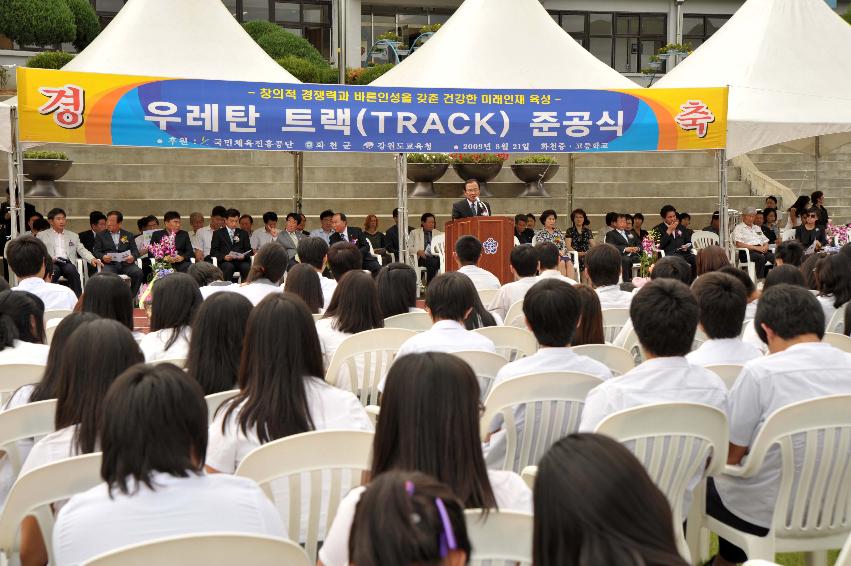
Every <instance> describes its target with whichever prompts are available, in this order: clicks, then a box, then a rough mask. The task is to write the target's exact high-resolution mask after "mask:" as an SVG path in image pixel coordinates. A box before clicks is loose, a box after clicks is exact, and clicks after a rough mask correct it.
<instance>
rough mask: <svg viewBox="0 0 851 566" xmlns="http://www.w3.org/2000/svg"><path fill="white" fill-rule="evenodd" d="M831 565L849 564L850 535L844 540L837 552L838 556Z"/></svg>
mask: <svg viewBox="0 0 851 566" xmlns="http://www.w3.org/2000/svg"><path fill="white" fill-rule="evenodd" d="M833 566H851V536H849V537H848V540H846V541H845V545H844V546H843V547H842V550H841V551H840V552H839V558H837V559H836V563H835V564H834V565H833Z"/></svg>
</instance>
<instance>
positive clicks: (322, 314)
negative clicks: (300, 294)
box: [313, 240, 369, 322]
mask: <svg viewBox="0 0 851 566" xmlns="http://www.w3.org/2000/svg"><path fill="white" fill-rule="evenodd" d="M367 241H369V240H367ZM323 316H325V313H321V312H315V313H313V322H316V321H317V320H320V319H321V318H322V317H323Z"/></svg>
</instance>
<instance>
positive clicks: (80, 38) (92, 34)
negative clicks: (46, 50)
mask: <svg viewBox="0 0 851 566" xmlns="http://www.w3.org/2000/svg"><path fill="white" fill-rule="evenodd" d="M65 1H66V2H67V3H68V7H69V8H71V13H72V14H74V25H75V26H76V28H77V37H76V38H75V39H74V41H73V43H74V47H76V48H77V51H82V50H83V49H85V48H86V47H88V45H89V44H90V43H91V42H92V41H94V40H95V38H96V37H97V36H98V34H99V33H100V20H99V19H98V15H97V14H96V13H95V9H94V8H92V4H91V3H90V2H89V1H88V0H65Z"/></svg>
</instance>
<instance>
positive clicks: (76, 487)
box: [0, 452, 102, 564]
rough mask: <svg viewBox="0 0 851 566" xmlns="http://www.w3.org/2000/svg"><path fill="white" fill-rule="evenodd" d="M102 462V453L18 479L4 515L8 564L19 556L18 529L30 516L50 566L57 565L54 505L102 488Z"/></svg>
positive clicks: (1, 531)
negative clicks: (36, 526)
mask: <svg viewBox="0 0 851 566" xmlns="http://www.w3.org/2000/svg"><path fill="white" fill-rule="evenodd" d="M100 461H101V454H100V452H95V453H94V454H85V455H83V456H76V457H74V458H67V459H65V460H60V461H58V462H54V463H52V464H48V465H46V466H41V467H38V468H35V469H33V470H30V471H29V472H27V473H26V474H24V475H22V476H21V477H19V478H18V481H17V482H15V485H13V486H12V490H11V491H10V492H9V497H8V498H7V499H6V505H5V506H4V507H3V511H2V513H0V550H2V551H3V553H4V554H5V555H6V560H7V563H8V561H9V559H10V558H11V557H12V556H13V554H14V553H16V552H18V548H19V547H18V541H17V538H18V537H17V533H18V527H19V526H20V524H21V521H23V520H24V518H25V517H27V516H30V515H32V516H34V517H35V519H36V521H38V526H39V528H40V529H41V534H42V537H43V539H44V544H45V547H46V548H47V555H48V557H49V563H50V564H55V563H56V562H55V561H54V558H53V544H52V541H53V523H54V517H53V511H52V510H51V508H50V505H51V504H52V503H56V502H57V501H62V500H65V499H68V498H70V497H71V496H72V495H75V494H77V493H80V492H82V491H86V490H88V489H91V488H93V487H95V486H96V485H98V484H100V483H101V481H102V480H101V477H100Z"/></svg>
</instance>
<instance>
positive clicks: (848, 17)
mask: <svg viewBox="0 0 851 566" xmlns="http://www.w3.org/2000/svg"><path fill="white" fill-rule="evenodd" d="M842 17H843V18H845V21H846V22H848V23H849V24H851V6H848V9H847V10H845V15H844V16H842Z"/></svg>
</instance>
